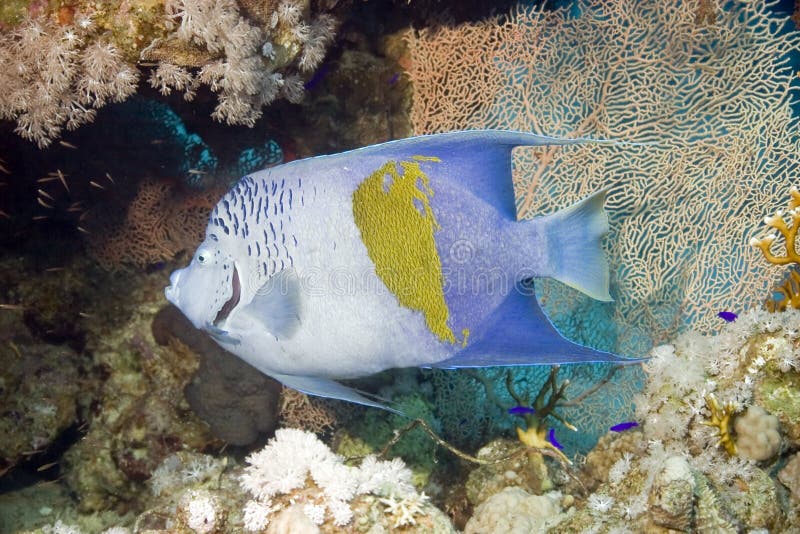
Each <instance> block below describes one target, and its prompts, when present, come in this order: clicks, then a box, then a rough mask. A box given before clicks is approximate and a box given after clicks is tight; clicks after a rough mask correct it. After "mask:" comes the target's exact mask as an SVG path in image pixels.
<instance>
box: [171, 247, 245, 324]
mask: <svg viewBox="0 0 800 534" xmlns="http://www.w3.org/2000/svg"><path fill="white" fill-rule="evenodd" d="M169 281H170V285H169V286H168V287H167V288H165V289H164V294H165V296H166V297H167V300H168V301H170V302H171V303H172V304H174V305H175V306H177V307H178V308H179V309H180V310H181V311H182V312H183V314H184V315H185V316H186V317H187V318H188V319H189V321H191V323H192V324H193V325H194V326H195V328H199V329H206V330H207V329H209V327H212V326H218V325H219V323H220V322H222V321H223V320H224V319H225V318H226V317H227V316H228V314H229V313H230V312H231V310H232V309H233V308H234V307H235V306H236V305H237V304H238V303H239V298H240V294H241V285H240V283H239V274H238V272H237V269H236V264H235V262H234V261H233V258H232V257H231V256H230V255H229V254H227V253H226V252H225V251H223V250H222V248H221V247H220V246H219V243H218V242H217V241H216V239H214V238H213V236H211V237H209V238H206V240H205V241H203V243H202V244H201V245H200V246H199V247H198V248H197V251H196V252H195V253H194V257H193V258H192V261H191V263H190V264H189V265H188V266H187V267H185V268H184V269H178V270H177V271H175V272H173V273H172V275H171V276H170V278H169Z"/></svg>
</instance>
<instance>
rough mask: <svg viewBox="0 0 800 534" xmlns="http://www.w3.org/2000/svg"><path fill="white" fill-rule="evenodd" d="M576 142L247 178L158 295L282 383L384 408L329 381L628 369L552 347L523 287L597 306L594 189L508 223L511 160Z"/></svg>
mask: <svg viewBox="0 0 800 534" xmlns="http://www.w3.org/2000/svg"><path fill="white" fill-rule="evenodd" d="M579 143H598V142H597V141H592V140H585V139H558V138H553V137H544V136H540V135H535V134H530V133H523V132H514V131H499V130H474V131H465V132H450V133H444V134H438V135H430V136H422V137H412V138H410V139H402V140H397V141H390V142H388V143H382V144H379V145H375V146H369V147H365V148H360V149H358V150H353V151H350V152H345V153H342V154H335V155H330V156H319V157H315V158H309V159H304V160H295V161H291V162H289V163H285V164H283V165H278V166H275V167H271V168H268V169H264V170H261V171H259V172H256V173H254V174H250V175H247V176H245V177H244V178H242V179H241V180H240V181H239V182H238V183H237V184H236V185H235V186H234V187H233V188H232V189H231V190H230V191H229V192H228V193H227V194H226V195H225V196H224V197H223V198H222V199H221V200H220V201H219V203H218V204H217V206H216V207H215V208H214V209H213V210H212V213H211V216H210V220H209V223H208V227H207V229H206V239H205V241H203V243H202V244H201V245H200V246H199V247H198V249H197V251H196V252H195V254H194V256H193V258H192V260H191V263H190V264H189V266H188V267H186V268H184V269H180V270H177V271H175V272H174V273H172V276H171V277H170V286H169V287H167V288H166V290H165V294H166V297H167V299H168V300H169V301H170V302H172V303H173V304H175V305H176V306H177V307H178V308H179V309H180V310H181V311H182V312H183V313H184V315H186V317H187V318H188V319H189V320H190V321H191V322H192V324H193V325H194V326H195V327H196V328H199V329H202V330H205V331H206V332H208V333H209V335H211V336H212V337H213V338H214V339H215V340H216V342H217V343H218V344H219V345H220V346H222V347H223V348H224V349H226V350H228V351H229V352H232V353H233V354H236V355H237V356H239V357H240V358H242V359H243V360H245V361H246V362H248V363H249V364H251V365H253V366H254V367H255V368H257V369H258V370H260V371H261V372H263V373H265V374H267V375H269V376H272V377H273V378H275V379H276V380H278V381H279V382H281V383H283V384H284V385H286V386H288V387H290V388H293V389H296V390H299V391H302V392H304V393H307V394H310V395H318V396H322V397H331V398H336V399H342V400H348V401H351V402H356V403H360V404H364V405H367V406H375V407H380V408H384V409H390V408H387V407H386V406H385V405H384V404H383V403H381V402H380V401H379V399H374V398H370V397H368V396H366V395H365V394H363V393H361V392H358V391H356V390H354V389H352V388H350V387H347V386H345V385H343V384H341V383H339V382H338V381H337V380H338V379H350V378H358V377H362V376H367V375H371V374H373V373H377V372H379V371H382V370H385V369H390V368H395V367H428V368H429V367H439V368H445V369H454V368H461V367H489V366H498V365H500V366H510V365H549V364H563V363H579V362H581V363H587V362H615V363H638V362H640V361H642V360H635V359H627V358H622V357H619V356H616V355H614V354H610V353H607V352H602V351H598V350H595V349H592V348H588V347H584V346H582V345H578V344H576V343H572V342H570V341H568V340H566V339H564V338H563V337H562V336H561V335H560V334H559V333H558V332H557V331H556V330H555V328H554V327H553V325H552V324H551V323H550V320H549V319H548V318H547V316H546V315H545V314H544V313H543V312H542V310H541V309H540V307H539V304H538V303H537V301H536V297H535V295H533V294H532V291H531V290H532V289H533V284H532V283H531V281H532V280H533V278H534V277H537V276H546V277H550V278H554V279H556V280H559V281H561V282H562V283H564V284H566V285H569V286H571V287H573V288H576V289H578V290H579V291H582V292H583V293H585V294H587V295H589V296H590V297H593V298H595V299H598V300H602V301H610V300H611V296H610V295H609V292H608V284H609V267H608V263H607V260H606V258H605V255H604V253H603V248H602V246H601V239H602V236H603V234H605V233H606V231H607V230H608V219H607V216H606V214H605V211H604V210H603V204H604V203H605V198H606V191H599V192H597V193H595V194H593V195H591V196H589V197H587V198H585V199H584V200H582V201H580V202H578V203H576V204H575V205H573V206H570V207H567V208H565V209H563V210H561V211H558V212H555V213H550V214H547V215H543V216H541V217H538V218H534V219H531V220H523V221H520V220H518V219H517V213H516V205H515V199H514V184H513V183H512V178H511V150H512V149H513V148H514V147H515V146H547V145H570V144H579ZM599 143H601V144H602V143H603V142H599ZM606 144H608V143H606Z"/></svg>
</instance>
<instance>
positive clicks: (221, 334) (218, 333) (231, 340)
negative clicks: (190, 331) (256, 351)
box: [203, 323, 242, 345]
mask: <svg viewBox="0 0 800 534" xmlns="http://www.w3.org/2000/svg"><path fill="white" fill-rule="evenodd" d="M203 330H205V331H206V333H208V335H209V336H211V337H212V338H214V340H215V341H217V342H218V343H220V344H223V343H224V344H228V345H238V344H239V343H241V342H242V341H241V340H240V339H239V338H238V337H234V336H232V335H231V334H230V333H229V332H227V331H226V330H223V329H221V328H219V327H218V326H214V325H213V324H211V323H209V324H207V325H206V326H205V328H203Z"/></svg>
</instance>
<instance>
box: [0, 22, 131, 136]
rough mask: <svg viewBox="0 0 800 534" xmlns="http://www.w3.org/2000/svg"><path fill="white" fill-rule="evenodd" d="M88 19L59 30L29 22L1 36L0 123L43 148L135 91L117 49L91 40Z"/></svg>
mask: <svg viewBox="0 0 800 534" xmlns="http://www.w3.org/2000/svg"><path fill="white" fill-rule="evenodd" d="M93 32H94V25H93V22H92V20H91V19H90V18H88V17H86V16H81V17H77V18H76V20H75V23H74V24H70V25H65V26H60V25H58V24H56V23H54V22H52V21H50V20H48V19H30V20H27V21H25V22H23V23H22V24H20V25H19V26H18V27H17V28H15V29H14V30H12V31H7V32H4V33H0V64H2V65H3V66H4V67H3V69H2V70H0V94H2V95H3V98H0V119H7V120H16V122H17V127H16V129H15V131H16V132H17V133H18V134H19V135H21V136H22V137H24V138H25V139H28V140H30V141H33V142H35V143H36V144H38V145H39V147H46V146H47V145H49V144H50V143H51V142H52V140H53V139H55V138H58V137H59V136H60V135H61V131H62V129H63V128H65V127H66V128H67V129H69V130H74V129H75V128H77V127H78V126H80V125H81V124H84V123H87V122H91V121H92V120H94V117H95V114H96V110H97V109H98V108H101V107H103V106H104V105H106V104H107V103H109V102H121V101H123V100H125V99H126V98H127V97H128V96H130V95H131V94H133V93H134V92H135V91H136V82H137V80H138V78H139V73H138V72H137V71H136V69H135V68H134V67H133V66H132V65H130V64H129V63H128V62H127V61H126V60H125V58H124V57H123V55H122V54H121V53H120V52H119V50H118V49H117V47H115V46H114V45H113V44H111V43H110V42H108V41H105V40H101V39H98V38H96V37H95V36H94V35H93Z"/></svg>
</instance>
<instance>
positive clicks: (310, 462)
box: [240, 428, 424, 527]
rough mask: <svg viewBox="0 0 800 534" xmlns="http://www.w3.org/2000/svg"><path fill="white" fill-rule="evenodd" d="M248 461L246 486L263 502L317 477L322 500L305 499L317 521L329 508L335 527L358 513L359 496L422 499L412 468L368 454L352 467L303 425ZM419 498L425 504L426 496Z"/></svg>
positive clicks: (280, 432)
mask: <svg viewBox="0 0 800 534" xmlns="http://www.w3.org/2000/svg"><path fill="white" fill-rule="evenodd" d="M247 463H248V464H249V465H248V466H247V467H245V469H244V472H243V473H242V475H241V477H240V483H241V486H242V488H244V489H245V490H247V491H248V492H250V493H251V494H252V495H253V496H254V497H256V499H257V500H259V501H261V502H264V503H266V502H269V501H270V499H272V498H273V497H276V496H278V495H284V494H289V495H291V494H292V492H293V491H294V490H298V489H301V488H304V487H306V484H307V481H308V479H309V478H310V479H311V480H313V482H314V484H315V485H316V486H317V487H318V488H319V489H320V490H321V495H320V496H319V497H321V501H320V502H317V501H316V500H315V501H314V502H309V503H306V506H305V507H304V508H303V509H304V511H305V512H306V514H307V515H308V516H309V517H310V518H311V519H312V520H313V521H314V522H315V523H317V524H319V523H318V522H319V520H320V519H321V518H323V517H324V516H325V514H324V511H325V510H327V512H328V513H329V514H330V517H331V519H332V522H333V524H334V525H335V526H339V527H341V526H344V525H347V524H348V523H350V521H351V520H352V517H353V512H352V510H351V508H350V505H349V501H351V500H352V499H353V497H355V496H356V495H362V494H366V493H372V494H375V495H378V496H383V497H385V496H390V495H396V496H398V498H400V499H406V498H408V499H412V500H413V498H415V497H418V498H419V499H422V497H421V496H418V495H417V494H416V492H415V490H414V487H413V486H412V485H411V471H409V470H408V468H406V467H405V465H404V464H403V462H402V461H401V460H399V459H395V460H392V461H379V460H377V459H376V458H374V457H367V458H366V459H365V460H364V461H363V462H362V465H361V467H350V466H347V465H344V463H343V462H342V459H341V458H340V457H339V456H337V455H336V454H334V453H333V452H331V450H330V449H328V447H326V446H325V444H324V443H322V442H321V441H320V440H319V438H317V436H316V435H315V434H313V433H310V432H304V431H302V430H299V429H294V428H282V429H278V430H277V431H276V432H275V438H273V439H272V440H271V441H270V442H269V443H268V444H267V446H266V447H264V448H263V449H262V450H260V451H258V452H255V453H253V454H251V455H250V456H248V457H247ZM409 502H411V501H409ZM418 502H420V503H424V499H423V500H419V501H418ZM308 505H311V506H308ZM320 506H321V507H322V508H321V509H320V508H319V507H320ZM412 516H413V514H412Z"/></svg>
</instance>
